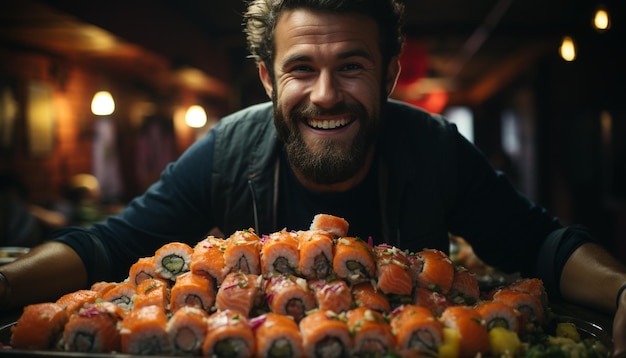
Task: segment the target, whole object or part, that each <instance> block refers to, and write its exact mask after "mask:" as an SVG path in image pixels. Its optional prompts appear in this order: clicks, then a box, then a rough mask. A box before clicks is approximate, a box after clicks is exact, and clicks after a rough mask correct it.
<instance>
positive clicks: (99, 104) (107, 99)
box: [91, 91, 115, 116]
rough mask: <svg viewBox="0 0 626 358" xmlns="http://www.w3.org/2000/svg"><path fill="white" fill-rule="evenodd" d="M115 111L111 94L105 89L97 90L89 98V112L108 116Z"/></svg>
mask: <svg viewBox="0 0 626 358" xmlns="http://www.w3.org/2000/svg"><path fill="white" fill-rule="evenodd" d="M113 111H115V102H114V101H113V96H111V93H109V92H107V91H100V92H97V93H96V94H95V95H94V96H93V100H91V112H92V113H93V114H95V115H96V116H108V115H110V114H111V113H113Z"/></svg>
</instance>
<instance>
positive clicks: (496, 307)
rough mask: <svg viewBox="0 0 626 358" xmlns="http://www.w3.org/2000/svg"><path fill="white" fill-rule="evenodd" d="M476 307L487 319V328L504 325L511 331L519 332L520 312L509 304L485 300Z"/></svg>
mask: <svg viewBox="0 0 626 358" xmlns="http://www.w3.org/2000/svg"><path fill="white" fill-rule="evenodd" d="M475 309H476V311H478V313H480V315H481V316H482V318H483V320H484V321H485V324H486V325H487V330H491V329H492V328H495V327H502V328H506V329H508V330H509V331H513V332H516V333H517V332H519V328H520V313H519V312H518V311H517V310H516V309H515V308H513V307H511V306H509V305H508V304H506V303H504V302H498V301H483V302H481V303H479V304H478V305H476V307H475Z"/></svg>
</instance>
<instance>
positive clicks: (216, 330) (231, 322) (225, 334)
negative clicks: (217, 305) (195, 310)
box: [202, 310, 256, 358]
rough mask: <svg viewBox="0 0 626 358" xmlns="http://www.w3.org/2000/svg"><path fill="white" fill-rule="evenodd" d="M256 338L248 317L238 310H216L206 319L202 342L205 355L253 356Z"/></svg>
mask: <svg viewBox="0 0 626 358" xmlns="http://www.w3.org/2000/svg"><path fill="white" fill-rule="evenodd" d="M255 352H256V339H255V337H254V332H253V331H252V327H251V326H250V323H249V322H248V319H247V318H246V317H245V316H244V315H243V314H242V313H241V312H238V311H233V310H224V311H217V312H215V313H213V314H212V315H210V316H209V318H208V320H207V334H206V336H205V338H204V342H203V343H202V355H203V356H205V357H233V358H238V357H241V358H244V357H254V356H255Z"/></svg>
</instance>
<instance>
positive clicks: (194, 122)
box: [185, 105, 207, 128]
mask: <svg viewBox="0 0 626 358" xmlns="http://www.w3.org/2000/svg"><path fill="white" fill-rule="evenodd" d="M206 122H207V117H206V112H205V111H204V108H202V107H201V106H198V105H194V106H191V107H189V108H188V109H187V113H185V123H187V125H188V126H189V127H191V128H202V127H204V125H205V124H206Z"/></svg>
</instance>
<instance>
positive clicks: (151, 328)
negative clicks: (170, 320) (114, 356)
mask: <svg viewBox="0 0 626 358" xmlns="http://www.w3.org/2000/svg"><path fill="white" fill-rule="evenodd" d="M166 326H167V316H166V314H165V310H164V309H163V308H162V307H159V306H154V305H150V306H144V307H135V308H134V309H133V310H132V311H130V312H129V313H128V314H127V315H126V318H124V319H123V320H122V322H121V324H120V336H121V344H122V353H127V354H137V355H169V354H171V353H172V352H173V349H172V343H171V341H170V338H169V335H168V334H167V331H166Z"/></svg>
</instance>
